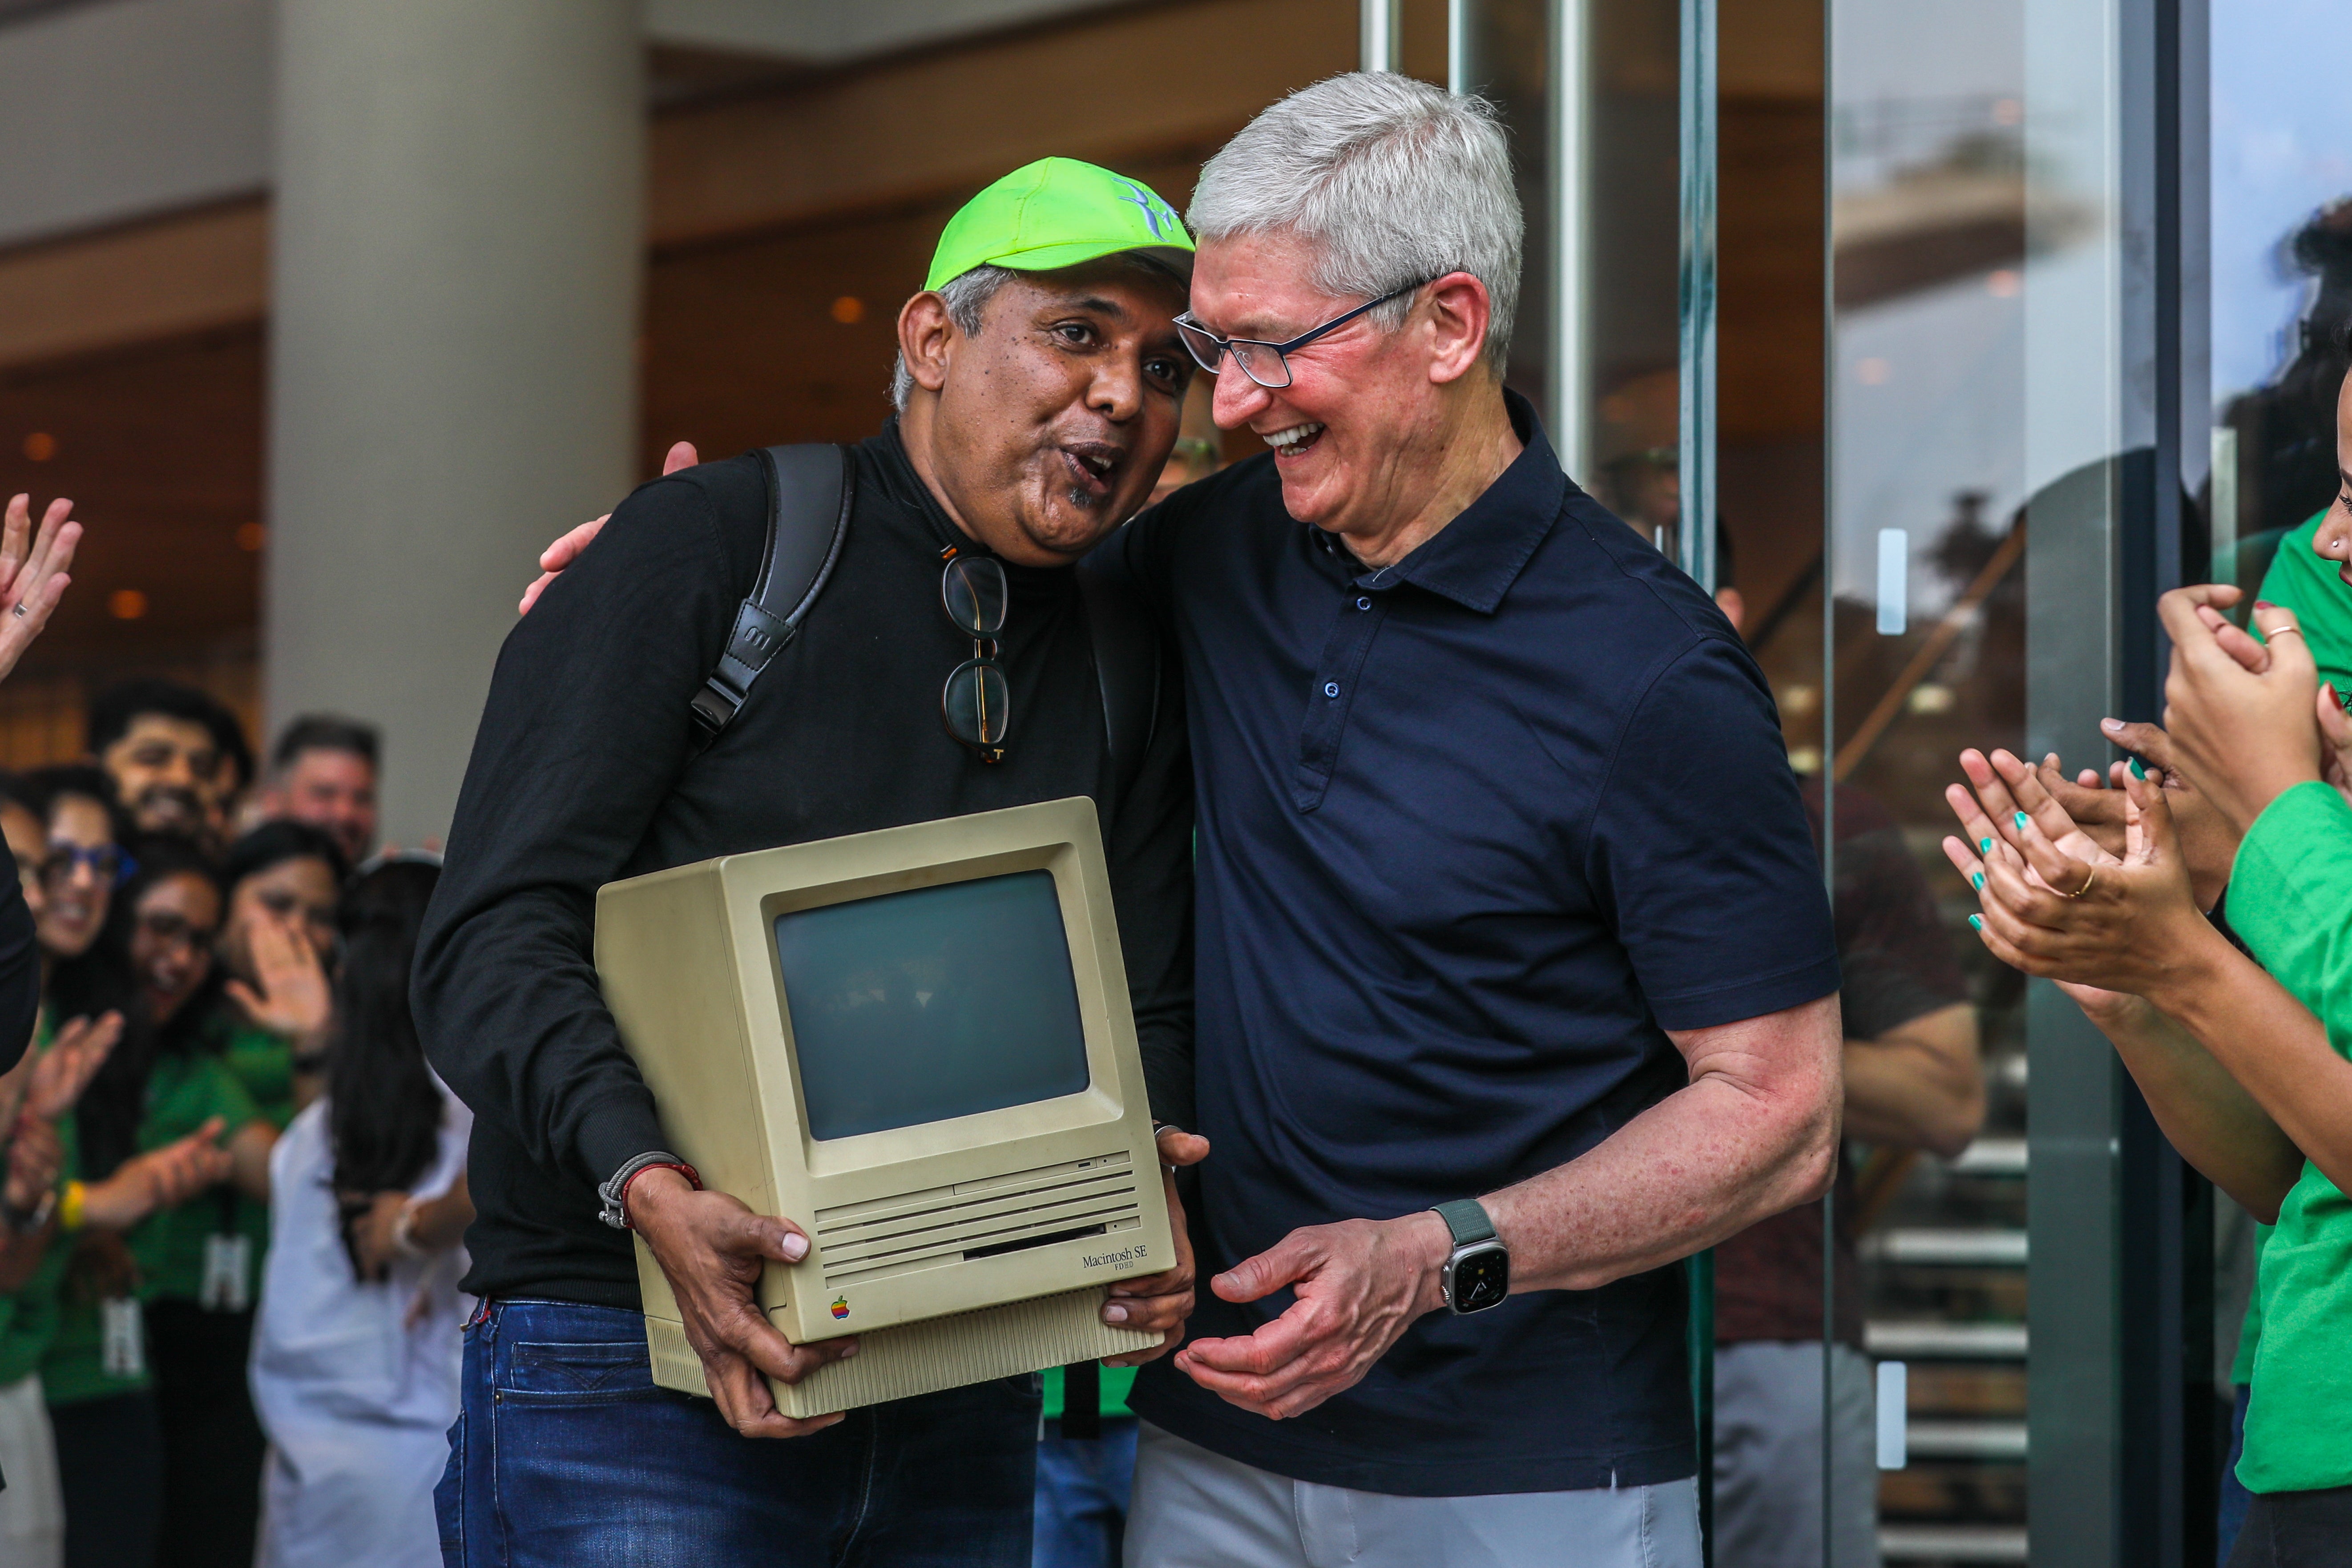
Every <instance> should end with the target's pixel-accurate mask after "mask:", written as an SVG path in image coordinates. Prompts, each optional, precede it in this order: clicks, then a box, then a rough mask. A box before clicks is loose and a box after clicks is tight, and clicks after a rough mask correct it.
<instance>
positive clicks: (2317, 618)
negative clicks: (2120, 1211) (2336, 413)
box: [2230, 511, 2352, 1384]
mask: <svg viewBox="0 0 2352 1568" xmlns="http://www.w3.org/2000/svg"><path fill="white" fill-rule="evenodd" d="M2325 521H2327V514H2326V512H2324V511H2323V512H2319V513H2317V514H2316V515H2315V516H2313V517H2312V518H2310V519H2309V520H2308V521H2305V523H2304V524H2303V525H2302V526H2301V527H2300V528H2296V529H2293V530H2291V531H2289V532H2288V533H2287V535H2286V537H2285V538H2284V539H2282V540H2280V541H2279V547H2278V553H2277V554H2276V555H2273V556H2272V557H2271V565H2270V570H2269V571H2267V572H2265V573H2263V585H2262V589H2261V591H2260V593H2258V594H2257V595H2255V596H2256V597H2257V598H2262V599H2267V600H2269V601H2270V602H2271V603H2272V604H2273V605H2285V606H2286V607H2287V608H2288V609H2290V610H2293V611H2294V618H2295V624H2296V625H2297V626H2301V627H2302V628H2303V641H2304V646H2305V647H2308V648H2310V649H2311V657H2312V658H2313V660H2314V661H2315V663H2317V664H2318V666H2319V679H2322V680H2332V681H2334V682H2335V683H2336V692H2337V694H2338V695H2339V696H2352V587H2347V586H2346V585H2345V583H2344V580H2343V579H2342V578H2341V577H2338V576H2337V575H2336V563H2334V562H2333V561H2329V560H2326V559H2324V558H2323V557H2321V556H2320V555H2318V554H2316V553H2315V552H2313V550H2312V548H2311V542H2312V540H2313V539H2314V538H2315V537H2316V536H2317V534H2318V532H2319V525H2320V524H2321V523H2323V522H2325ZM2270 1238H2271V1226H2266V1225H2258V1226H2254V1268H2255V1271H2256V1277H2257V1278H2259V1277H2260V1273H2261V1268H2262V1257H2263V1244H2265V1243H2266V1242H2268V1241H2269V1240H2270ZM2262 1338H2263V1296H2262V1292H2261V1291H2260V1290H2256V1291H2255V1292H2254V1294H2253V1296H2252V1299H2250V1300H2248V1301H2247V1302H2246V1318H2245V1321H2244V1322H2243V1323H2242V1324H2240V1325H2239V1328H2238V1356H2237V1359H2236V1360H2235V1361H2233V1362H2231V1363H2230V1381H2231V1383H2232V1384H2250V1383H2252V1382H2253V1381H2254V1348H2255V1346H2257V1345H2259V1344H2260V1343H2261V1342H2262Z"/></svg>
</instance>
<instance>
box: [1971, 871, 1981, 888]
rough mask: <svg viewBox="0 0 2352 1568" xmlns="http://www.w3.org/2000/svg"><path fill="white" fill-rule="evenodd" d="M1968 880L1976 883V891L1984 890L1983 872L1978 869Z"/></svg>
mask: <svg viewBox="0 0 2352 1568" xmlns="http://www.w3.org/2000/svg"><path fill="white" fill-rule="evenodd" d="M1969 881H1971V882H1974V883H1975V884H1976V885H1977V891H1978V892H1979V893H1981V892H1983V891H1984V873H1983V872H1982V871H1979V872H1978V873H1976V874H1975V875H1974V876H1972V877H1970V878H1969Z"/></svg>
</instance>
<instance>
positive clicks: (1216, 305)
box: [1192, 230, 1363, 341]
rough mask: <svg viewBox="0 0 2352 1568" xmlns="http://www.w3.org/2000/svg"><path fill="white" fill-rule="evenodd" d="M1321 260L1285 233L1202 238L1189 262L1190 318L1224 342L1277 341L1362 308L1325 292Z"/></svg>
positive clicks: (1304, 241)
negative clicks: (1239, 339) (1229, 339)
mask: <svg viewBox="0 0 2352 1568" xmlns="http://www.w3.org/2000/svg"><path fill="white" fill-rule="evenodd" d="M1319 260H1320V255H1319V253H1318V250H1317V249H1316V247H1315V246H1314V245H1313V244H1312V243H1311V242H1310V241H1308V240H1307V239H1306V238H1305V237H1301V236H1299V235H1297V234H1294V233H1291V232H1289V231H1286V230H1268V231H1265V232H1260V233H1251V234H1236V235H1228V236H1225V237H1223V238H1220V239H1204V240H1202V241H1201V248H1200V250H1199V252H1198V253H1197V254H1196V255H1195V256H1194V258H1193V261H1192V315H1193V319H1194V320H1196V321H1199V322H1201V324H1202V325H1203V326H1205V327H1208V328H1209V329H1210V330H1212V331H1215V332H1217V333H1219V334H1221V335H1223V336H1225V337H1243V338H1272V339H1275V340H1276V341H1280V340H1282V339H1286V338H1290V337H1293V336H1296V335H1297V333H1299V332H1301V331H1305V330H1306V329H1307V328H1308V327H1311V326H1313V325H1314V324H1315V323H1317V322H1318V321H1328V320H1329V319H1330V318H1331V317H1333V316H1335V315H1337V314H1339V312H1340V311H1342V310H1349V309H1350V308H1351V307H1353V306H1356V305H1360V304H1362V303H1363V301H1362V300H1355V299H1346V298H1342V297H1341V296H1339V295H1335V294H1330V293H1327V292H1325V290H1324V289H1323V287H1322V285H1321V284H1320V283H1319V282H1318V281H1317V276H1318V271H1319V270H1320V268H1319V267H1318V262H1319Z"/></svg>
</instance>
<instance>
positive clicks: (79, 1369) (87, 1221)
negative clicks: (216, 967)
mask: <svg viewBox="0 0 2352 1568" xmlns="http://www.w3.org/2000/svg"><path fill="white" fill-rule="evenodd" d="M107 788H108V785H107V783H106V780H105V777H104V775H103V774H100V773H98V772H97V771H96V770H95V769H89V768H57V769H44V770H42V771H41V772H40V773H35V774H34V775H32V777H31V778H30V779H29V780H28V781H27V782H26V787H25V789H24V791H23V792H22V794H21V795H14V796H12V798H11V802H10V804H9V805H7V806H0V826H8V827H9V831H10V835H11V843H12V847H16V848H17V849H18V859H19V861H20V863H21V862H22V861H24V860H25V859H26V853H27V851H31V852H33V853H36V854H37V856H38V857H39V858H40V865H41V870H40V873H39V880H40V883H41V886H42V889H43V897H42V898H41V899H40V900H38V901H39V904H40V908H41V911H42V913H41V917H40V920H39V922H38V929H39V931H40V932H41V942H42V946H43V956H44V960H45V963H46V964H47V982H46V987H45V989H46V996H45V1008H44V1020H43V1024H42V1026H41V1030H40V1038H39V1041H38V1049H39V1050H40V1052H41V1054H42V1057H43V1058H44V1060H46V1059H47V1058H50V1057H54V1056H56V1055H58V1054H59V1053H62V1052H68V1051H72V1050H75V1049H77V1048H78V1039H79V1045H80V1046H81V1047H86V1045H87V1042H88V1040H89V1035H88V1033H87V1031H88V1029H89V1020H90V1019H92V1018H99V1019H109V1020H112V1025H113V1027H114V1028H116V1029H120V1030H121V1032H122V1037H121V1043H120V1044H119V1045H117V1046H116V1047H114V1048H113V1050H112V1053H111V1055H109V1056H106V1057H105V1058H104V1060H103V1065H102V1066H100V1067H99V1068H98V1070H97V1076H96V1078H94V1079H88V1080H87V1081H88V1088H87V1089H82V1090H81V1091H80V1092H79V1105H78V1106H76V1105H74V1104H73V1103H72V1101H71V1100H64V1099H62V1098H60V1099H59V1100H53V1101H52V1103H50V1104H48V1105H47V1106H45V1107H43V1108H42V1110H43V1113H44V1114H47V1115H49V1116H51V1117H52V1118H54V1119H55V1122H56V1125H57V1127H58V1131H59V1133H60V1134H61V1135H62V1137H63V1142H64V1147H65V1151H66V1155H67V1159H66V1167H65V1172H64V1174H65V1176H66V1177H67V1178H68V1179H67V1181H66V1183H65V1185H64V1187H63V1189H62V1191H61V1192H60V1194H59V1200H58V1204H57V1206H56V1210H55V1212H56V1216H57V1223H58V1235H56V1236H55V1237H53V1238H52V1239H51V1242H50V1245H49V1250H48V1256H47V1258H45V1259H44V1263H43V1267H42V1268H41V1269H40V1270H39V1271H38V1272H37V1273H36V1274H35V1276H34V1277H33V1278H32V1279H31V1280H30V1281H28V1282H27V1284H26V1287H25V1288H24V1289H22V1290H20V1291H19V1292H18V1294H17V1296H16V1299H15V1300H14V1301H13V1302H12V1307H13V1309H14V1310H13V1313H12V1316H13V1319H14V1321H15V1322H16V1323H19V1324H25V1325H33V1324H38V1325H39V1328H38V1331H37V1335H36V1336H35V1338H36V1345H37V1348H35V1349H34V1351H33V1353H34V1354H36V1355H37V1357H38V1361H39V1375H40V1381H41V1386H42V1391H43V1395H44V1397H45V1398H46V1399H47V1403H48V1406H49V1410H48V1415H49V1423H50V1426H51V1427H52V1430H53V1433H54V1439H53V1441H54V1451H55V1454H56V1475H57V1482H58V1495H59V1498H60V1501H61V1504H62V1510H63V1513H64V1515H65V1524H66V1530H65V1537H64V1554H63V1561H64V1562H65V1563H67V1564H68V1568H146V1565H147V1564H148V1563H152V1561H153V1559H154V1555H155V1541H156V1531H157V1526H158V1521H159V1517H160V1513H161V1503H162V1496H163V1444H162V1434H161V1427H160V1423H159V1422H158V1419H157V1416H156V1413H155V1402H154V1395H153V1392H152V1381H151V1378H150V1375H149V1373H148V1368H147V1357H146V1351H145V1336H144V1333H143V1317H142V1310H141V1306H140V1295H141V1292H142V1279H141V1269H140V1267H139V1264H138V1262H137V1261H136V1258H135V1253H134V1249H133V1247H132V1246H131V1242H130V1241H129V1239H128V1237H127V1235H126V1233H128V1232H130V1231H131V1229H132V1228H133V1227H135V1226H138V1225H140V1224H141V1223H142V1221H144V1220H145V1219H147V1218H148V1217H149V1216H150V1215H152V1214H153V1213H154V1212H155V1211H157V1210H158V1209H160V1208H163V1207H166V1206H169V1205H173V1204H175V1203H179V1202H181V1201H183V1200H184V1199H185V1198H186V1197H188V1196H189V1195H190V1194H193V1193H195V1192H198V1191H201V1190H203V1189H204V1188H206V1187H209V1186H211V1185H212V1184H214V1183H215V1182H217V1181H219V1180H220V1179H221V1178H222V1177H223V1176H224V1175H225V1174H226V1173H227V1171H228V1169H229V1166H230V1160H229V1156H228V1154H227V1152H226V1151H224V1150H221V1149H218V1148H216V1147H215V1146H214V1142H213V1140H214V1138H215V1136H216V1135H217V1134H218V1133H219V1132H220V1131H222V1130H223V1128H224V1127H225V1125H226V1123H225V1122H223V1121H217V1120H215V1119H213V1118H212V1117H210V1116H199V1117H197V1118H195V1119H194V1121H191V1122H190V1123H189V1124H187V1125H185V1126H181V1127H176V1128H174V1129H173V1131H171V1133H170V1135H169V1136H164V1137H155V1138H149V1139H147V1140H144V1141H143V1142H142V1138H141V1131H142V1125H141V1124H142V1120H143V1119H144V1116H145V1105H146V1100H147V1090H148V1081H147V1078H148V1062H149V1058H150V1056H151V1054H152V1045H153V1038H154V1028H155V1024H156V1021H157V1019H158V1018H159V1017H160V1018H162V1019H163V1021H164V1022H166V1023H168V1021H169V1013H168V1010H165V1011H163V1012H161V1013H158V1012H157V1011H155V1009H154V1008H153V1007H152V1005H151V1004H152V1003H153V1002H154V1000H155V998H154V997H153V996H152V995H151V994H142V993H144V992H145V991H147V989H148V988H147V987H145V986H144V985H142V980H141V979H140V977H139V975H140V965H139V963H137V961H136V958H135V955H136V954H137V953H139V952H141V951H142V944H141V941H140V938H139V937H138V936H137V935H136V934H135V932H136V931H138V930H139V929H140V928H141V927H142V925H143V924H144V923H145V922H146V921H148V920H149V919H151V918H152V919H157V920H161V919H164V918H166V917H165V916H164V915H163V914H162V913H161V912H160V911H163V910H171V911H173V913H172V914H171V916H170V917H169V918H170V919H171V920H173V921H180V922H181V923H183V924H190V926H191V929H190V930H189V931H187V932H186V933H185V934H186V935H187V936H188V938H189V941H188V943H187V944H186V945H187V946H188V948H189V949H190V951H189V952H184V953H180V954H177V955H176V956H177V959H178V963H177V968H178V970H179V972H180V973H182V975H183V978H182V980H181V981H180V982H179V984H181V985H182V986H183V987H184V988H186V989H194V986H195V984H198V983H200V982H201V980H202V978H203V976H204V974H205V972H207V971H208V970H209V968H210V965H211V952H212V937H213V931H214V928H215V926H216V925H217V923H218V919H219V914H218V911H219V904H220V888H219V882H218V879H217V878H216V876H215V873H214V872H213V871H212V870H211V869H210V868H208V867H207V866H205V864H204V863H203V862H202V861H201V860H199V859H196V858H194V856H193V852H191V851H186V850H183V849H178V848H175V847H173V846H172V845H170V844H168V843H159V844H156V845H154V846H152V847H150V846H145V845H142V846H141V851H142V854H144V855H145V857H146V864H145V865H144V866H143V867H140V868H135V869H134V868H133V867H132V864H131V858H130V857H129V856H126V855H124V854H123V853H122V852H121V845H120V841H119V839H118V838H117V837H116V829H117V826H119V825H118V823H117V822H116V821H115V819H114V817H113V815H112V812H111V807H110V801H109V797H108V795H107V794H106V790H107ZM17 805H23V806H25V807H27V808H29V809H31V810H33V811H35V812H37V814H38V816H40V818H41V819H42V820H43V821H44V822H45V823H46V825H47V838H46V842H45V843H43V844H40V845H39V846H37V847H36V846H34V845H31V844H27V845H25V846H21V847H19V846H16V842H15V841H16V838H17V837H20V836H21V835H20V834H19V833H18V826H19V825H18V824H17V815H18V814H17V811H16V806H17ZM126 873H128V880H121V879H123V877H124V876H125V874H126ZM118 882H120V885H119V886H118ZM52 893H55V894H58V895H60V896H59V897H58V898H54V899H52V898H51V897H49V896H48V895H49V894H52ZM93 915H94V916H95V917H96V921H97V928H96V929H95V930H93V929H91V925H90V920H91V917H92V916H93ZM164 967H165V968H166V969H169V968H171V967H173V966H172V965H169V964H167V965H165V966H164ZM126 1017H127V1018H128V1027H125V1026H124V1021H125V1018H126ZM60 1018H63V1019H65V1020H68V1021H67V1022H65V1023H64V1024H62V1025H61V1026H59V1025H58V1023H57V1021H58V1019H60ZM86 1065H87V1064H85V1067H86Z"/></svg>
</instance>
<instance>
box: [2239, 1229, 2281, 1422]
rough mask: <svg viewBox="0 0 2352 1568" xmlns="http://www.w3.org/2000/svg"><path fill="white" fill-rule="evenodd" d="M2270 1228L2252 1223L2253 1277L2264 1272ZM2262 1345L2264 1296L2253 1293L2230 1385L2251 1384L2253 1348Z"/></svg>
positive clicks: (2248, 1305) (2249, 1298)
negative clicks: (2264, 1249)
mask: <svg viewBox="0 0 2352 1568" xmlns="http://www.w3.org/2000/svg"><path fill="white" fill-rule="evenodd" d="M2272 1228H2273V1227H2272V1226H2267V1225H2264V1224H2263V1223H2262V1222H2261V1221H2259V1220H2257V1221H2255V1222H2254V1277H2255V1278H2256V1279H2260V1278H2261V1277H2262V1272H2263V1247H2265V1246H2267V1245H2269V1242H2270V1239H2271V1230H2272ZM2262 1342H2263V1293H2262V1291H2261V1290H2259V1289H2257V1290H2255V1291H2254V1292H2253V1293H2252V1295H2250V1296H2248V1297H2247V1298H2246V1315H2245V1317H2244V1318H2243V1319H2242V1320H2240V1321H2239V1323H2238V1354H2237V1356H2236V1358H2235V1359H2234V1360H2232V1361H2231V1363H2230V1385H2231V1387H2232V1388H2243V1387H2245V1386H2246V1385H2247V1384H2251V1383H2252V1382H2253V1381H2254V1347H2255V1346H2257V1345H2259V1344H2261V1343H2262Z"/></svg>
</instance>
